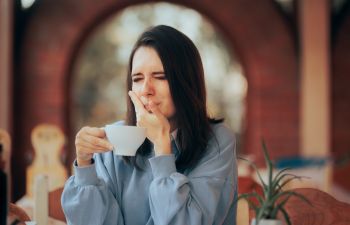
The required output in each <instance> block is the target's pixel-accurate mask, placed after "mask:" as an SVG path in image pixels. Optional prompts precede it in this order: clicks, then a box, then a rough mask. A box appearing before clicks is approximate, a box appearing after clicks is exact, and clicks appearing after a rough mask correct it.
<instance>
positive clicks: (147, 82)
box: [140, 78, 154, 97]
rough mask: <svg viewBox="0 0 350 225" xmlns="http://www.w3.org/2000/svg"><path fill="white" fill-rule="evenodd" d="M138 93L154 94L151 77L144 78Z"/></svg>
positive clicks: (144, 94)
mask: <svg viewBox="0 0 350 225" xmlns="http://www.w3.org/2000/svg"><path fill="white" fill-rule="evenodd" d="M140 94H141V96H145V97H147V96H150V95H153V94H154V88H153V84H152V80H151V79H149V78H146V79H144V82H143V84H142V87H141V92H140Z"/></svg>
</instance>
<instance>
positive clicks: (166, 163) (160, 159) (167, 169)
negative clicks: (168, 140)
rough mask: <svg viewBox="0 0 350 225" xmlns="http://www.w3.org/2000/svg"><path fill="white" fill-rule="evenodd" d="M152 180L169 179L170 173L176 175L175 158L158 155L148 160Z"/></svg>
mask: <svg viewBox="0 0 350 225" xmlns="http://www.w3.org/2000/svg"><path fill="white" fill-rule="evenodd" d="M149 162H150V164H151V168H152V173H153V177H154V178H164V177H169V176H170V175H171V174H172V173H176V172H177V171H176V166H175V156H174V155H173V154H171V155H160V156H155V157H152V158H150V159H149Z"/></svg>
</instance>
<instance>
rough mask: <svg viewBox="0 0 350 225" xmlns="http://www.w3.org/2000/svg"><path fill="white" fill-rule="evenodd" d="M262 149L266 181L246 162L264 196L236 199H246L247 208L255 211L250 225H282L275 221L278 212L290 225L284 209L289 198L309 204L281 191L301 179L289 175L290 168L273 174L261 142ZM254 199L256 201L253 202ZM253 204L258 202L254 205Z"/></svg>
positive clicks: (287, 192) (266, 151)
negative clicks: (256, 178) (251, 169)
mask: <svg viewBox="0 0 350 225" xmlns="http://www.w3.org/2000/svg"><path fill="white" fill-rule="evenodd" d="M262 148H263V153H264V158H265V163H266V168H267V173H268V180H267V182H265V181H264V180H263V179H262V176H261V174H260V172H259V170H258V168H257V166H256V165H255V164H254V163H252V162H250V161H248V160H246V159H243V158H240V159H243V160H245V161H248V162H249V163H250V165H251V166H252V167H253V168H254V169H255V171H256V173H257V176H258V178H259V180H260V182H261V184H262V187H263V191H264V195H263V196H261V195H259V194H258V193H256V192H252V193H246V194H242V195H240V196H239V197H238V199H241V198H243V199H246V200H247V202H248V204H249V207H250V208H252V209H254V211H255V219H253V220H252V223H251V225H282V221H281V220H279V219H277V214H278V213H279V212H280V213H282V215H283V218H284V220H285V221H286V223H287V224H288V225H291V222H290V219H289V215H288V213H287V211H286V210H285V208H284V205H285V204H286V203H287V201H288V199H289V198H290V197H291V196H296V197H298V198H300V199H302V200H303V201H305V202H307V203H308V204H310V205H311V203H310V202H309V201H308V200H307V199H306V198H305V197H304V196H303V195H301V194H298V193H296V192H293V191H291V190H283V187H284V186H285V185H286V184H288V183H289V182H290V181H292V180H294V179H301V178H302V177H300V176H296V175H294V174H290V173H288V172H287V171H288V170H290V168H285V169H282V170H280V171H278V172H277V173H276V174H274V173H273V171H274V168H275V167H274V165H273V163H272V161H271V159H270V156H269V153H268V150H267V147H266V144H265V142H264V140H262ZM253 199H256V200H257V201H253ZM255 202H258V204H256V203H255Z"/></svg>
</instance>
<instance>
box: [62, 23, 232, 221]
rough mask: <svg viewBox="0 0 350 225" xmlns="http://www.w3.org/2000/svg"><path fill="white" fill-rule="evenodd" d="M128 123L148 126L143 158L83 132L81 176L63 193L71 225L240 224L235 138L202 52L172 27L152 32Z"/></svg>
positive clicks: (140, 56)
mask: <svg viewBox="0 0 350 225" xmlns="http://www.w3.org/2000/svg"><path fill="white" fill-rule="evenodd" d="M127 89H128V95H129V98H128V110H127V118H126V121H125V122H119V124H120V125H123V124H127V125H137V126H142V127H146V128H147V139H146V141H145V142H144V143H143V144H142V145H141V147H140V148H139V149H138V151H137V154H136V156H135V157H121V156H116V155H114V154H113V153H112V151H110V150H111V149H112V146H111V144H110V143H109V142H108V141H107V140H106V134H105V132H104V130H103V129H99V128H92V127H84V128H82V129H81V130H80V131H79V132H78V134H77V136H76V141H75V145H76V154H77V160H76V161H75V163H74V169H75V176H72V177H71V178H69V180H68V181H67V183H66V185H65V189H64V192H63V195H62V205H63V209H64V213H65V215H66V218H67V221H68V224H74V225H77V224H84V225H86V224H93V225H98V224H106V225H112V224H118V225H120V224H125V225H138V224H142V225H143V224H147V225H151V224H181V225H183V224H191V225H195V224H231V225H232V224H235V220H236V206H235V199H236V197H237V172H236V170H237V168H236V160H235V139H234V136H233V135H232V132H231V131H230V130H229V129H228V128H226V127H225V126H224V125H223V124H222V123H221V122H222V121H220V120H214V119H211V118H209V117H208V114H207V111H206V92H205V84H204V73H203V66H202V62H201V59H200V56H199V53H198V50H197V49H196V47H195V46H194V44H193V43H192V41H191V40H190V39H189V38H188V37H186V36H185V35H184V34H183V33H181V32H179V31H177V30H176V29H174V28H171V27H168V26H164V25H161V26H156V27H153V28H150V29H149V30H147V31H145V32H144V33H143V34H142V35H141V36H140V37H139V39H138V41H137V42H136V44H135V46H134V49H133V51H132V53H131V56H130V60H129V68H128V75H127Z"/></svg>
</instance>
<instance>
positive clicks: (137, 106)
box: [128, 91, 147, 113]
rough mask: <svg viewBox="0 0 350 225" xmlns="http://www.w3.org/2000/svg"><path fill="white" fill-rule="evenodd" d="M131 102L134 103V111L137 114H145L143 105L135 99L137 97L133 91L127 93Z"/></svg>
mask: <svg viewBox="0 0 350 225" xmlns="http://www.w3.org/2000/svg"><path fill="white" fill-rule="evenodd" d="M128 94H129V96H130V98H131V101H132V102H133V103H134V106H135V111H136V112H137V113H145V112H147V111H146V109H145V107H144V105H143V104H142V102H141V100H140V99H139V97H137V95H136V94H135V92H133V91H129V92H128Z"/></svg>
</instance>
